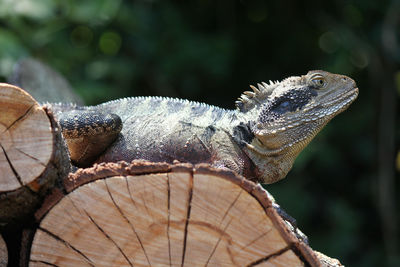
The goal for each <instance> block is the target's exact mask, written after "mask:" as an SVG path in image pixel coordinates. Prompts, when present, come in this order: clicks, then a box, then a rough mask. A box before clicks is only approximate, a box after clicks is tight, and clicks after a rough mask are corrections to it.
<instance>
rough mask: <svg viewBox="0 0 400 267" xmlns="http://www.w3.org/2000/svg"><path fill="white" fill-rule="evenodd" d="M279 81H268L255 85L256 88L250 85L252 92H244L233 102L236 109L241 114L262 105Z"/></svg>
mask: <svg viewBox="0 0 400 267" xmlns="http://www.w3.org/2000/svg"><path fill="white" fill-rule="evenodd" d="M278 84H279V81H275V82H273V81H269V84H268V83H265V82H262V83H257V87H255V86H253V85H250V88H251V89H252V90H253V91H245V92H243V94H242V95H241V96H240V97H239V98H238V100H237V101H236V102H235V103H236V107H237V108H238V109H239V110H240V111H241V112H246V111H248V110H250V109H251V108H253V107H254V106H255V105H257V104H262V103H263V102H264V100H265V99H266V98H267V97H268V96H269V95H270V94H271V93H272V91H273V90H274V89H275V88H276V87H277V86H278Z"/></svg>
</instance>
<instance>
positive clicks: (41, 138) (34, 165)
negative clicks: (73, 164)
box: [0, 84, 70, 226]
mask: <svg viewBox="0 0 400 267" xmlns="http://www.w3.org/2000/svg"><path fill="white" fill-rule="evenodd" d="M69 167H70V164H69V158H68V154H67V149H66V147H65V145H64V141H63V139H62V137H61V133H60V130H59V127H57V123H56V122H55V120H54V118H53V116H52V114H51V112H49V111H48V110H47V109H46V108H42V107H41V106H40V105H39V104H38V103H37V102H36V101H35V100H34V99H33V98H32V97H31V96H30V95H28V94H27V93H26V92H25V91H23V90H22V89H20V88H18V87H16V86H12V85H9V84H0V226H4V225H6V224H8V223H10V222H13V221H14V220H18V219H20V218H23V217H24V216H27V215H28V214H30V213H32V212H34V210H33V209H34V207H35V206H37V205H39V204H40V199H41V198H42V197H43V196H44V195H45V194H46V192H47V191H48V190H49V189H50V188H52V187H54V185H55V183H56V180H57V179H59V178H60V177H66V176H67V174H68V172H69Z"/></svg>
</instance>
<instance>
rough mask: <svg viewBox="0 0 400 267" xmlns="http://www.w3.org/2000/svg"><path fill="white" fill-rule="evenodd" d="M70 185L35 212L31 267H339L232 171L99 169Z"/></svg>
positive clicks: (141, 166) (149, 166)
mask: <svg viewBox="0 0 400 267" xmlns="http://www.w3.org/2000/svg"><path fill="white" fill-rule="evenodd" d="M65 188H66V189H67V192H68V194H67V195H65V196H64V195H62V194H60V193H56V194H54V195H53V196H51V197H50V198H49V200H48V201H47V202H45V205H44V206H43V207H42V209H41V210H39V211H38V212H37V214H36V215H37V218H38V221H39V222H40V224H39V226H38V229H37V231H36V233H35V235H34V238H33V242H32V246H31V252H30V256H29V257H27V258H29V266H307V265H311V266H334V265H323V264H322V262H321V261H320V259H319V258H318V256H317V254H316V253H315V252H314V251H313V250H312V249H311V248H310V247H309V246H308V245H307V244H305V243H304V242H303V241H301V240H299V239H298V238H297V237H296V234H295V233H294V232H292V230H291V228H290V227H288V224H287V223H286V222H285V221H284V220H283V219H282V218H281V217H280V216H279V215H278V213H277V212H276V210H275V208H273V207H272V202H271V199H270V197H269V195H268V193H267V192H266V191H265V190H264V189H262V187H261V186H260V185H256V184H254V183H252V182H250V181H248V180H246V179H245V178H243V177H241V176H238V175H236V174H234V173H233V172H230V171H223V170H217V169H212V168H211V167H209V166H208V165H198V166H195V167H193V166H192V165H182V164H178V165H169V164H159V163H158V164H155V163H143V162H134V163H133V164H131V165H128V164H127V163H120V164H115V163H112V164H100V165H96V166H95V167H93V168H90V169H84V170H79V171H78V172H77V173H76V174H74V175H71V176H70V177H69V179H68V180H66V181H65ZM24 264H25V266H26V265H27V264H28V263H24ZM22 265H23V264H22ZM337 266H339V265H337Z"/></svg>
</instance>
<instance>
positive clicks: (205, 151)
mask: <svg viewBox="0 0 400 267" xmlns="http://www.w3.org/2000/svg"><path fill="white" fill-rule="evenodd" d="M252 89H253V91H252V92H250V91H247V92H244V93H243V95H242V96H241V98H239V100H238V101H237V103H236V105H237V109H236V110H226V109H222V108H218V107H215V106H210V105H207V104H204V103H198V102H191V101H188V100H180V99H172V98H164V97H134V98H124V99H120V100H114V101H110V102H106V103H104V104H100V105H97V106H89V107H78V106H74V105H66V104H53V105H52V108H53V109H54V111H55V114H56V116H58V117H59V120H60V124H61V127H62V131H63V135H64V137H65V138H66V140H67V144H68V147H69V150H70V153H71V159H72V161H73V163H74V164H76V165H78V166H87V165H90V164H92V163H93V162H115V161H119V160H125V161H131V160H133V159H145V160H150V161H157V162H161V161H165V162H172V161H174V160H178V161H181V162H190V163H194V164H195V163H200V162H202V163H210V164H212V165H214V166H216V167H221V168H229V169H231V170H234V171H236V172H238V173H239V174H242V175H244V176H245V177H246V178H249V179H254V180H256V181H260V182H265V183H272V182H275V181H277V180H279V179H282V178H283V177H285V176H286V174H287V172H288V171H289V170H290V169H291V167H292V165H293V162H294V160H295V158H296V157H297V155H298V154H299V153H300V152H301V150H302V149H303V148H304V147H305V146H306V145H307V144H308V143H309V142H310V141H311V140H312V138H313V137H314V136H315V135H316V134H317V133H318V132H319V131H320V130H321V129H322V128H323V127H324V126H325V125H326V123H328V122H329V121H330V120H331V119H332V118H333V117H334V116H335V115H337V114H338V113H340V112H342V111H343V110H345V109H346V108H347V107H348V106H349V105H350V103H351V102H353V101H354V100H355V98H356V97H357V95H358V88H357V87H356V84H355V82H354V81H353V80H352V79H350V78H348V77H346V76H343V75H337V74H332V73H329V72H325V71H310V72H309V73H308V74H306V75H303V76H295V77H290V78H287V79H285V80H283V81H282V82H275V83H273V82H270V84H266V83H262V84H258V87H254V86H252Z"/></svg>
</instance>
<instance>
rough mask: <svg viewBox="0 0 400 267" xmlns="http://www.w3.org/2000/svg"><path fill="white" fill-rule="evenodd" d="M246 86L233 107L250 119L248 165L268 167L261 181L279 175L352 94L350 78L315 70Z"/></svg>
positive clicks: (346, 104) (277, 177) (354, 97)
mask: <svg viewBox="0 0 400 267" xmlns="http://www.w3.org/2000/svg"><path fill="white" fill-rule="evenodd" d="M252 88H253V90H254V93H253V92H251V93H252V94H250V92H245V93H244V95H242V97H241V98H240V99H239V101H238V102H237V106H238V108H239V109H240V110H241V111H242V112H243V114H246V113H249V114H252V115H251V116H248V118H250V117H253V118H256V120H254V119H253V120H250V125H251V126H250V128H251V132H252V133H253V134H254V138H253V140H252V141H251V143H248V144H247V145H246V146H247V149H248V151H249V154H251V155H249V156H250V157H251V158H254V159H253V161H254V160H257V159H258V160H260V161H263V162H264V163H261V162H257V163H256V164H268V165H270V167H268V168H269V169H268V170H267V171H268V173H267V174H264V177H265V179H264V182H266V183H271V182H275V181H277V180H279V179H282V178H283V177H285V176H286V174H287V172H288V171H289V170H290V169H291V167H292V165H293V162H294V160H295V158H296V157H297V155H298V154H299V153H300V152H301V151H302V150H303V148H304V147H305V146H306V145H307V144H308V143H309V142H310V141H311V140H312V138H313V137H314V136H315V135H316V134H317V133H318V132H319V131H320V130H321V129H322V128H323V127H324V126H325V125H326V123H328V122H329V121H330V120H331V119H332V118H333V117H334V116H335V115H337V114H338V113H340V112H342V111H344V110H345V109H346V108H347V107H348V106H349V105H350V104H351V103H352V102H353V101H354V100H355V99H356V97H357V95H358V88H357V86H356V83H355V82H354V80H352V79H350V78H349V77H346V76H344V75H338V74H332V73H329V72H326V71H320V70H317V71H310V72H308V73H307V74H306V75H303V76H296V77H290V78H287V79H285V80H283V81H282V82H275V83H273V82H270V84H266V83H263V84H259V85H258V88H255V87H252ZM246 117H247V116H246ZM274 165H276V166H278V167H279V168H278V169H277V168H275V169H272V167H273V166H274ZM257 166H259V165H257ZM266 175H267V176H269V177H266Z"/></svg>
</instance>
